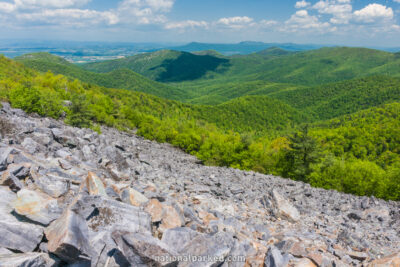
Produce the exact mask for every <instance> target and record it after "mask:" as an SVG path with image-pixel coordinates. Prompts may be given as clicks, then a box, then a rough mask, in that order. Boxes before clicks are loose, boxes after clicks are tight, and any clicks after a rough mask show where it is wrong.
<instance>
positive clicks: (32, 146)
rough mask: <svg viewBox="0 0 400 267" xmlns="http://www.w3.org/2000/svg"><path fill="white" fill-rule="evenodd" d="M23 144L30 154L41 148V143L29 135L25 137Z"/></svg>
mask: <svg viewBox="0 0 400 267" xmlns="http://www.w3.org/2000/svg"><path fill="white" fill-rule="evenodd" d="M21 145H22V147H23V148H24V149H25V151H26V152H28V153H29V154H34V153H36V152H37V151H38V150H39V148H38V146H39V144H38V143H36V142H35V141H34V140H33V139H32V138H29V137H27V138H25V139H24V141H23V142H22V144H21Z"/></svg>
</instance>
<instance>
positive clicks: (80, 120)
mask: <svg viewBox="0 0 400 267" xmlns="http://www.w3.org/2000/svg"><path fill="white" fill-rule="evenodd" d="M71 102H72V104H71V107H70V112H69V114H68V117H67V120H66V121H67V123H68V124H70V125H72V126H75V127H80V128H89V127H90V126H91V119H92V113H91V112H90V110H89V107H88V103H87V100H86V96H85V95H75V96H73V97H72V99H71Z"/></svg>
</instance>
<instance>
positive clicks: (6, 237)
mask: <svg viewBox="0 0 400 267" xmlns="http://www.w3.org/2000/svg"><path fill="white" fill-rule="evenodd" d="M0 196H1V197H0V237H1V238H0V247H4V248H9V249H13V250H18V251H22V252H32V251H33V250H34V249H35V248H36V247H37V246H38V244H39V243H40V242H41V240H42V238H43V227H41V226H38V225H32V224H29V223H25V222H21V221H20V220H19V219H18V218H17V217H16V216H14V215H13V214H12V212H13V208H12V206H11V205H12V204H11V203H12V202H13V201H15V200H16V195H15V194H14V193H13V192H11V191H10V190H9V189H8V188H7V187H4V186H0Z"/></svg>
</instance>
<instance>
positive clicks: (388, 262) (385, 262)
mask: <svg viewBox="0 0 400 267" xmlns="http://www.w3.org/2000/svg"><path fill="white" fill-rule="evenodd" d="M366 266H367V267H398V266H400V253H397V254H393V255H390V256H387V257H384V258H382V259H377V260H374V261H371V262H370V263H368V264H367V265H366Z"/></svg>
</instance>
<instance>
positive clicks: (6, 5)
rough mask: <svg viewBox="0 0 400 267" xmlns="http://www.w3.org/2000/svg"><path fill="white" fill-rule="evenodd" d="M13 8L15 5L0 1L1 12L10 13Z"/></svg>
mask: <svg viewBox="0 0 400 267" xmlns="http://www.w3.org/2000/svg"><path fill="white" fill-rule="evenodd" d="M14 10H15V5H13V4H11V3H7V2H0V12H1V13H11V12H13V11H14Z"/></svg>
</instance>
